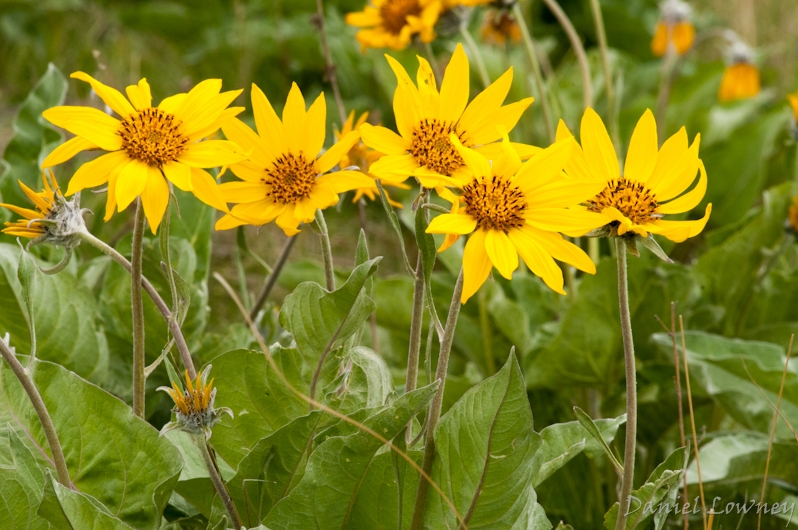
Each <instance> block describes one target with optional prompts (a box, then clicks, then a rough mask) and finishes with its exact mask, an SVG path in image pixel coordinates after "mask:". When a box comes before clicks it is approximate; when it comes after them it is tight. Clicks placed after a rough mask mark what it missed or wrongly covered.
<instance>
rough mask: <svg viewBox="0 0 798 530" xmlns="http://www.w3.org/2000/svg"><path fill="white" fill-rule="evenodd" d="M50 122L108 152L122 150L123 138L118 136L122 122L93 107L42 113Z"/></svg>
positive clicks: (70, 108)
mask: <svg viewBox="0 0 798 530" xmlns="http://www.w3.org/2000/svg"><path fill="white" fill-rule="evenodd" d="M42 116H43V117H44V118H45V119H46V120H47V121H49V122H51V123H53V124H55V125H57V126H59V127H61V128H63V129H66V130H67V131H69V132H71V133H72V134H76V135H78V136H82V137H83V138H85V139H86V140H88V141H90V142H92V143H93V144H95V145H97V146H98V147H101V148H102V149H105V150H106V151H118V150H119V149H121V148H122V137H121V136H119V134H117V131H118V130H119V126H120V122H119V120H117V119H116V118H112V117H111V116H109V115H108V114H106V113H104V112H103V111H101V110H99V109H94V108H91V107H53V108H51V109H47V110H45V111H44V112H43V113H42Z"/></svg>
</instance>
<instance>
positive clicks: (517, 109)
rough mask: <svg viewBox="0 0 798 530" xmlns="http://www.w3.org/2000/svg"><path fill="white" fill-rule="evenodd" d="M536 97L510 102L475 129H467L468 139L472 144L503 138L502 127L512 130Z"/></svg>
mask: <svg viewBox="0 0 798 530" xmlns="http://www.w3.org/2000/svg"><path fill="white" fill-rule="evenodd" d="M533 101H534V98H526V99H522V100H521V101H518V102H516V103H510V104H509V105H505V106H504V107H501V108H499V109H498V110H496V111H495V112H494V113H492V115H491V116H490V117H489V118H487V119H486V120H484V121H483V122H482V123H481V125H480V126H479V127H477V128H475V129H473V130H471V129H469V130H467V131H466V135H467V136H466V139H467V140H468V141H469V142H471V143H472V144H486V143H489V142H493V141H495V140H498V139H499V138H501V133H500V132H499V130H500V128H501V127H503V128H504V130H506V131H512V130H513V127H515V126H516V124H517V123H518V120H520V119H521V115H522V114H523V113H524V111H525V110H526V109H527V108H528V107H529V106H530V105H531V104H532V102H533Z"/></svg>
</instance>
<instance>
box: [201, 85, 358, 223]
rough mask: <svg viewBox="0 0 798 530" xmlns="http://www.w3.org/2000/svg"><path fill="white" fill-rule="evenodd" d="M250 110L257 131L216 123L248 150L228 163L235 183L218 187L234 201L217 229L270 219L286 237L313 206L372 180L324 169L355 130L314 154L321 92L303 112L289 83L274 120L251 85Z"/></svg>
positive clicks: (352, 140) (309, 216)
mask: <svg viewBox="0 0 798 530" xmlns="http://www.w3.org/2000/svg"><path fill="white" fill-rule="evenodd" d="M252 111H253V113H254V114H255V125H256V126H257V129H258V133H257V134H255V132H254V131H253V130H252V129H250V128H249V126H247V125H246V124H245V123H244V122H242V121H241V120H239V119H238V118H232V119H230V120H228V121H227V122H225V123H224V125H222V131H224V134H225V136H227V138H229V139H230V140H232V141H233V142H235V143H237V144H238V145H240V146H241V147H242V148H243V149H244V150H246V151H249V152H250V155H249V160H246V161H243V162H239V163H236V164H232V165H231V166H230V170H231V171H232V172H233V173H235V175H236V176H237V177H239V178H240V179H241V182H226V183H224V184H221V185H220V186H219V188H220V189H221V191H222V194H223V195H224V198H225V200H226V201H227V202H231V203H236V206H234V207H233V208H232V210H230V213H229V214H227V215H225V216H224V217H222V218H221V219H219V221H218V222H217V223H216V229H217V230H227V229H230V228H234V227H236V226H241V225H245V224H249V225H256V226H260V225H263V224H266V223H270V222H272V221H276V223H277V226H279V227H280V228H282V229H283V231H284V232H285V234H286V235H288V236H292V235H294V234H297V233H299V228H298V227H299V224H300V223H309V222H311V221H313V219H314V217H315V215H316V210H317V209H318V210H323V209H325V208H327V207H329V206H332V205H334V204H336V203H337V202H338V194H339V193H342V192H344V191H350V190H353V189H357V188H360V187H363V186H369V185H371V184H372V183H373V179H371V178H369V177H367V176H366V175H364V174H362V173H361V172H359V171H337V172H335V173H330V174H327V175H325V174H324V173H327V172H328V171H330V170H331V169H332V168H333V167H334V166H336V165H337V164H338V163H339V162H340V161H341V159H342V158H343V156H344V154H345V153H347V152H348V151H349V150H350V149H351V148H352V146H353V145H355V144H356V143H357V141H358V140H359V139H360V133H358V132H357V131H351V132H349V133H348V134H346V135H345V136H344V137H343V138H342V139H341V140H340V141H339V142H337V143H336V144H335V145H333V146H332V147H330V148H329V149H328V150H327V151H326V152H325V153H324V154H322V155H321V156H318V155H319V153H320V152H321V150H322V147H323V146H324V138H325V135H326V129H327V107H326V103H325V100H324V94H320V95H319V97H318V98H316V101H315V102H314V103H313V104H312V105H311V106H310V109H308V110H307V111H306V110H305V99H304V98H303V97H302V92H300V90H299V87H298V86H297V85H296V83H294V84H293V85H292V86H291V91H290V92H289V93H288V99H287V101H286V103H285V107H284V108H283V115H282V120H280V118H278V117H277V114H276V113H275V112H274V109H273V108H272V106H271V103H269V100H268V99H266V96H265V95H264V94H263V92H262V91H261V90H260V89H259V88H258V87H257V86H255V85H254V84H253V85H252Z"/></svg>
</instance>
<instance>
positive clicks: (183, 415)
mask: <svg viewBox="0 0 798 530" xmlns="http://www.w3.org/2000/svg"><path fill="white" fill-rule="evenodd" d="M210 371H211V365H208V366H207V367H206V368H205V369H204V370H203V371H202V372H201V373H199V374H197V379H196V381H194V382H193V383H192V381H191V378H190V377H189V376H188V370H186V374H185V377H186V389H185V390H183V389H181V388H180V386H179V385H178V384H177V383H176V382H174V381H173V382H172V386H171V388H170V387H167V386H161V387H158V390H161V391H164V392H166V393H168V394H169V396H170V397H171V398H172V401H174V402H175V408H174V409H172V410H173V412H175V419H176V421H174V422H169V423H167V424H166V425H164V427H163V429H161V434H162V435H163V434H164V433H166V432H167V431H171V430H172V429H180V430H183V431H186V432H189V433H191V434H200V433H204V434H205V437H206V438H210V437H211V429H212V428H213V426H214V425H216V424H217V423H219V422H220V421H221V419H222V418H221V415H222V414H229V415H230V417H232V416H233V412H232V411H231V410H230V409H229V408H227V407H220V408H215V407H214V405H213V402H214V400H215V399H216V389H215V388H213V379H211V380H210V381H208V377H209V376H210Z"/></svg>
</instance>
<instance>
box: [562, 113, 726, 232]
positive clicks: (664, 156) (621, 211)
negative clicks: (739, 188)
mask: <svg viewBox="0 0 798 530" xmlns="http://www.w3.org/2000/svg"><path fill="white" fill-rule="evenodd" d="M570 136H571V133H570V132H569V131H568V128H567V127H566V126H565V124H564V123H563V122H562V121H560V124H559V127H558V128H557V138H558V139H560V138H568V137H570ZM581 138H582V146H581V147H580V146H579V145H578V144H576V145H575V146H574V152H573V156H572V158H571V160H570V161H569V162H568V164H567V165H566V167H565V171H566V173H567V174H568V175H569V176H571V177H576V178H580V179H589V178H592V179H595V180H596V181H599V182H603V183H604V186H605V187H604V189H603V190H602V191H601V192H600V193H598V194H596V196H595V197H592V198H591V199H590V200H588V201H587V202H586V203H585V204H586V206H587V209H588V210H589V211H591V212H596V213H598V214H601V215H602V216H603V217H604V219H605V220H604V223H602V224H603V225H605V226H604V231H605V232H606V233H607V235H612V236H616V235H617V236H624V235H627V234H628V237H631V236H633V235H635V234H636V235H639V236H641V237H643V238H647V237H648V236H649V234H655V235H661V236H663V237H666V238H668V239H670V240H671V241H675V242H677V243H680V242H682V241H684V240H685V239H687V238H688V237H693V236H696V235H698V234H699V233H700V232H701V231H702V230H703V229H704V226H706V224H707V221H708V220H709V214H710V212H711V211H712V204H708V205H707V208H706V212H705V214H704V217H702V218H701V219H698V220H695V221H670V220H665V219H663V218H662V217H663V216H664V215H666V214H679V213H684V212H687V211H689V210H692V209H693V208H695V207H696V206H698V204H699V203H700V202H701V200H702V199H703V198H704V194H705V193H706V190H707V174H706V170H705V169H704V164H703V162H701V159H700V158H698V146H699V144H700V136H699V135H696V138H695V140H694V141H693V143H692V144H691V145H689V146H688V138H687V132H686V130H685V128H684V127H682V128H681V129H680V130H679V132H677V133H676V134H674V135H673V136H671V137H670V138H668V140H667V141H666V142H665V143H664V144H663V145H662V148H661V149H660V148H659V147H658V146H659V144H658V143H657V124H656V122H655V120H654V115H653V114H652V113H651V111H650V110H646V112H645V113H644V114H643V116H642V117H641V118H640V120H639V121H638V122H637V126H636V127H635V130H634V133H633V134H632V140H631V143H630V144H629V151H628V153H627V155H626V162H625V164H624V168H623V174H621V171H620V167H619V165H618V157H617V155H616V154H615V148H614V147H613V145H612V141H611V140H610V137H609V134H607V129H606V128H605V127H604V123H603V122H602V121H601V118H600V117H599V115H598V114H596V112H595V111H594V110H593V109H591V108H588V109H587V110H586V111H585V114H584V116H583V117H582V129H581ZM697 175H698V182H697V183H696V185H695V186H694V187H693V188H692V189H691V190H690V191H687V189H688V188H690V186H691V185H692V184H693V183H694V182H695V181H696V176H697ZM685 192H686V193H685Z"/></svg>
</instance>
